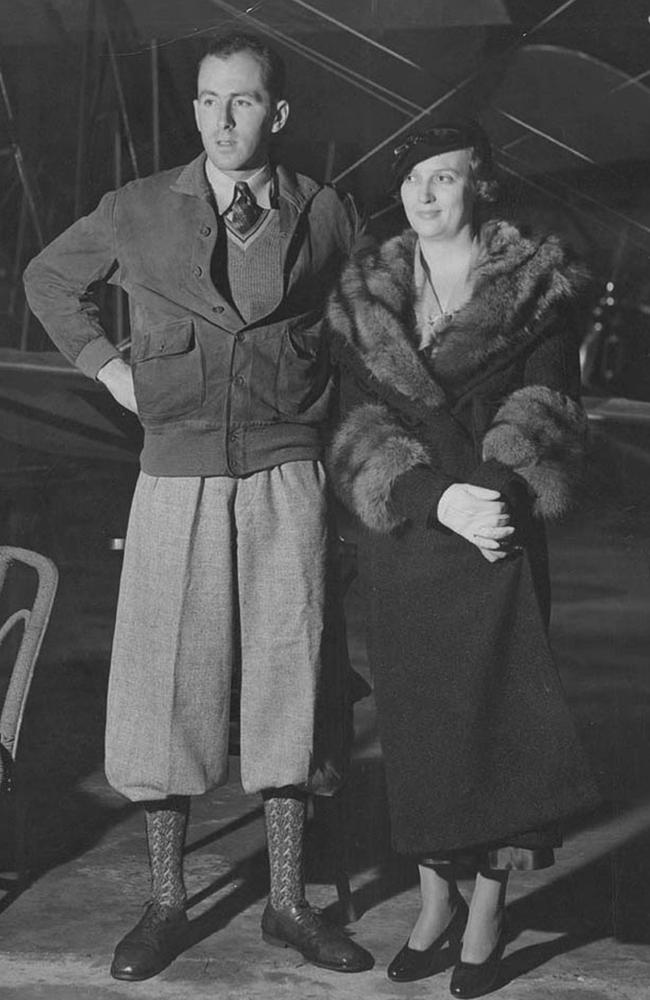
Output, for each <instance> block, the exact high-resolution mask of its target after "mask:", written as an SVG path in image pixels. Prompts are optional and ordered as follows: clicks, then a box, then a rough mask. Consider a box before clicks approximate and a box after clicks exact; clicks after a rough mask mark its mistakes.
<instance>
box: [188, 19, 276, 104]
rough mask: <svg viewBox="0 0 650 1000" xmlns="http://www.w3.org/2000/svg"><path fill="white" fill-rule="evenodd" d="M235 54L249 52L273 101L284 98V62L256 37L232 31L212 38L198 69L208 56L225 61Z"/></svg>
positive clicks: (243, 32) (273, 50)
mask: <svg viewBox="0 0 650 1000" xmlns="http://www.w3.org/2000/svg"><path fill="white" fill-rule="evenodd" d="M237 52H250V54H251V55H252V56H255V58H256V59H257V60H258V62H259V63H260V65H261V67H262V73H263V75H264V86H265V87H266V89H267V90H268V92H269V94H270V95H271V97H272V98H273V100H274V101H279V100H280V99H281V98H283V97H284V91H285V86H286V71H285V68H284V62H283V60H282V58H281V56H279V55H278V53H277V52H276V51H275V49H272V48H271V47H270V46H269V45H267V44H266V43H265V42H263V41H262V39H261V38H258V37H257V35H249V34H248V33H247V32H245V31H233V32H230V33H229V34H227V35H219V36H218V37H217V38H213V39H212V41H211V42H210V43H209V44H208V46H207V48H206V50H205V52H204V53H203V55H202V56H201V58H200V59H199V68H200V67H201V64H202V63H203V60H204V59H207V58H208V56H216V57H217V59H227V58H228V56H234V55H235V54H236V53H237Z"/></svg>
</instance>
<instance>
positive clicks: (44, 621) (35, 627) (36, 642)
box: [0, 545, 59, 888]
mask: <svg viewBox="0 0 650 1000" xmlns="http://www.w3.org/2000/svg"><path fill="white" fill-rule="evenodd" d="M14 563H17V564H22V565H26V566H29V567H31V568H32V569H33V570H35V572H36V574H37V579H38V583H37V587H36V594H35V597H34V601H33V604H32V607H31V608H21V609H20V610H18V611H14V612H13V613H12V614H11V615H9V617H8V618H7V620H6V621H5V622H4V624H3V625H2V626H1V627H0V645H2V643H3V642H4V640H5V639H6V638H7V636H8V635H9V634H10V633H11V632H12V631H13V629H14V628H15V627H16V626H17V625H19V624H20V623H24V628H23V634H22V638H21V641H20V645H19V648H18V652H17V654H16V657H15V660H14V664H13V668H12V670H11V676H10V679H9V684H8V686H7V692H6V695H5V699H4V704H3V706H2V711H1V712H0V749H1V750H2V756H3V758H4V762H5V765H7V766H6V771H7V772H8V773H2V772H3V770H4V769H3V768H2V767H0V775H1V787H2V790H3V792H5V793H6V794H7V795H8V796H12V797H13V796H15V788H14V781H13V773H12V771H13V764H14V762H15V760H16V753H17V751H18V739H19V736H20V730H21V726H22V722H23V717H24V714H25V706H26V704H27V696H28V694H29V689H30V685H31V682H32V678H33V676H34V669H35V667H36V661H37V659H38V655H39V653H40V650H41V646H42V643H43V638H44V636H45V630H46V629H47V625H48V622H49V620H50V615H51V613H52V606H53V604H54V598H55V596H56V591H57V586H58V582H59V573H58V570H57V568H56V566H55V565H54V563H53V562H52V560H51V559H48V558H47V556H43V555H40V554H39V553H38V552H31V551H30V550H29V549H21V548H17V547H15V546H10V545H5V546H0V593H1V592H2V590H3V588H4V585H5V581H6V578H7V573H8V570H9V568H10V566H11V565H12V564H14ZM15 807H16V808H15V823H14V831H13V833H14V857H15V874H16V878H15V879H11V880H8V879H6V878H5V877H0V887H2V886H4V887H5V888H6V887H8V883H9V885H10V886H11V885H14V884H15V883H16V881H18V882H21V881H22V880H24V878H25V876H26V870H27V864H26V850H25V823H26V810H25V804H24V802H22V801H17V800H16V801H15Z"/></svg>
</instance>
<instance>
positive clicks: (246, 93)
mask: <svg viewBox="0 0 650 1000" xmlns="http://www.w3.org/2000/svg"><path fill="white" fill-rule="evenodd" d="M198 96H199V99H200V98H201V97H208V96H209V97H219V94H218V93H217V92H216V90H210V89H209V88H207V87H206V88H205V89H204V90H200V91H199V94H198ZM227 96H228V97H252V98H254V99H255V100H257V101H259V100H261V97H262V95H261V93H260V91H259V90H233V91H231V92H230V93H229V94H228V95H227Z"/></svg>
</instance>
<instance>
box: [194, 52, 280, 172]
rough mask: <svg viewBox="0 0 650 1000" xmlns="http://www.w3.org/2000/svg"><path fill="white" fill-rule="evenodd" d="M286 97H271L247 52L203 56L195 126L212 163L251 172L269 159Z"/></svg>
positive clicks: (236, 170)
mask: <svg viewBox="0 0 650 1000" xmlns="http://www.w3.org/2000/svg"><path fill="white" fill-rule="evenodd" d="M288 114H289V106H288V104H287V102H286V101H274V100H273V99H272V98H271V95H270V94H269V92H268V90H267V88H266V85H265V83H264V73H263V70H262V65H261V63H260V62H259V60H258V59H257V58H256V56H255V55H253V54H252V53H251V52H248V51H245V50H244V51H242V52H235V53H233V55H231V56H227V57H226V58H224V59H222V58H220V57H218V56H207V57H206V58H205V59H204V60H203V62H202V63H201V66H200V68H199V77H198V97H197V99H196V100H195V101H194V115H195V117H196V125H197V128H198V130H199V132H200V133H201V138H202V140H203V146H204V148H205V151H206V153H207V155H208V157H209V159H210V160H211V162H212V163H213V164H214V165H215V167H217V168H218V169H219V170H223V171H224V172H225V173H231V172H233V173H239V172H240V171H244V172H245V171H249V172H253V171H255V170H257V169H258V168H259V167H261V166H263V164H264V163H265V162H266V160H267V158H268V148H269V140H270V138H271V135H272V134H273V133H274V132H279V131H280V129H281V128H282V127H283V125H284V123H285V122H286V120H287V116H288Z"/></svg>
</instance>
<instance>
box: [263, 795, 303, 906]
mask: <svg viewBox="0 0 650 1000" xmlns="http://www.w3.org/2000/svg"><path fill="white" fill-rule="evenodd" d="M264 819H265V821H266V840H267V844H268V849H269V867H270V874H271V905H272V906H274V907H275V908H276V909H278V908H279V907H283V906H295V905H296V904H297V903H302V902H304V899H305V880H304V873H303V837H304V831H305V797H304V795H301V793H300V792H298V791H296V790H291V791H289V790H287V791H284V790H282V791H280V790H278V789H273V790H272V791H270V792H268V793H266V794H265V796H264Z"/></svg>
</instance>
